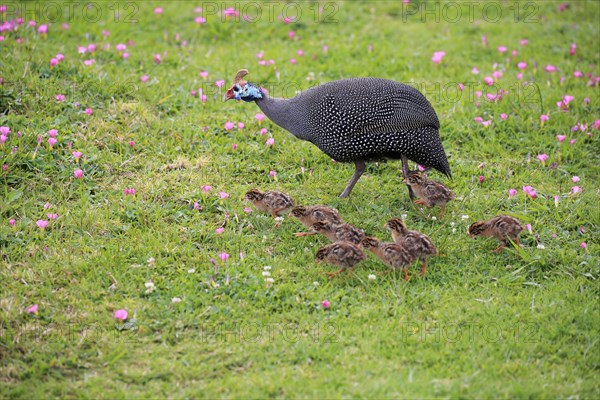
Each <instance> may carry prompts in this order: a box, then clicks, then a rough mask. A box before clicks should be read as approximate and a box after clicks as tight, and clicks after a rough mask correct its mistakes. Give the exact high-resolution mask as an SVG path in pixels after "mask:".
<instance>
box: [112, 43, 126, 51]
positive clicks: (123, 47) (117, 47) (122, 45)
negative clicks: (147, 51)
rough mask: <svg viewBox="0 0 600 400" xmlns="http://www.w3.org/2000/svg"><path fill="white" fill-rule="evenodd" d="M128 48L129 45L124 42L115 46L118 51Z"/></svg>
mask: <svg viewBox="0 0 600 400" xmlns="http://www.w3.org/2000/svg"><path fill="white" fill-rule="evenodd" d="M126 48H127V45H125V44H123V43H119V44H118V45H116V46H115V49H117V51H125V49H126Z"/></svg>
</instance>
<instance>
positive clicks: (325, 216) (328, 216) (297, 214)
mask: <svg viewBox="0 0 600 400" xmlns="http://www.w3.org/2000/svg"><path fill="white" fill-rule="evenodd" d="M290 214H291V216H292V217H294V218H297V219H298V221H300V223H302V225H304V226H305V227H307V228H312V226H313V225H314V224H315V223H316V222H322V221H329V222H331V223H334V224H342V223H344V221H343V220H342V216H341V215H340V213H339V212H338V210H336V209H335V208H331V207H328V206H323V205H316V206H296V207H294V208H292V211H291V213H290ZM314 234H315V233H314V232H298V233H296V234H295V235H296V236H306V235H314Z"/></svg>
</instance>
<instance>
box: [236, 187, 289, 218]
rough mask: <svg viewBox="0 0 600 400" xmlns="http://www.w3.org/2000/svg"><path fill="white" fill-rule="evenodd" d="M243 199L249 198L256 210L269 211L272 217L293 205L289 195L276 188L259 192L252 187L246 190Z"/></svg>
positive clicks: (285, 211)
mask: <svg viewBox="0 0 600 400" xmlns="http://www.w3.org/2000/svg"><path fill="white" fill-rule="evenodd" d="M244 199H245V200H250V201H251V202H252V204H253V205H254V207H256V209H257V210H259V211H262V212H266V213H269V214H271V215H272V216H273V218H276V217H279V216H281V215H284V214H286V213H288V212H289V211H290V210H291V209H292V207H294V201H293V200H292V198H291V197H290V196H288V195H287V194H285V193H283V192H278V191H276V190H270V191H267V192H261V191H260V190H258V189H252V190H249V191H247V192H246V195H245V196H244Z"/></svg>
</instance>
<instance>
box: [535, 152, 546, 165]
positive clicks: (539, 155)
mask: <svg viewBox="0 0 600 400" xmlns="http://www.w3.org/2000/svg"><path fill="white" fill-rule="evenodd" d="M535 158H537V159H538V160H540V161H541V162H542V163H543V162H545V161H546V160H547V159H548V154H546V153H544V154H538V155H537V156H536V157H535Z"/></svg>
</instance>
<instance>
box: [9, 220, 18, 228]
mask: <svg viewBox="0 0 600 400" xmlns="http://www.w3.org/2000/svg"><path fill="white" fill-rule="evenodd" d="M16 223H17V221H15V219H14V218H11V219H9V220H8V224H9V225H10V226H15V225H16Z"/></svg>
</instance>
